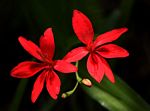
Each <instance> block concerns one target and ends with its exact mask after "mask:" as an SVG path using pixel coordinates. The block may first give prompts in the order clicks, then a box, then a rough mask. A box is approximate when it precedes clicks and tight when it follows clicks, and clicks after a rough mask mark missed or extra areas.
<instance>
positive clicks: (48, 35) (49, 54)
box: [40, 28, 55, 60]
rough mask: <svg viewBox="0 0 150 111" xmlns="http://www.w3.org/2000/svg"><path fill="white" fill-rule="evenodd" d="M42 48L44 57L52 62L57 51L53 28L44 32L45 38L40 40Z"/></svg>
mask: <svg viewBox="0 0 150 111" xmlns="http://www.w3.org/2000/svg"><path fill="white" fill-rule="evenodd" d="M40 48H41V51H42V55H44V57H46V58H47V59H49V60H52V58H53V55H54V50H55V43H54V37H53V32H52V28H48V29H47V30H46V31H45V32H44V36H42V37H41V38H40Z"/></svg>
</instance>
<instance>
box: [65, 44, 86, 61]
mask: <svg viewBox="0 0 150 111" xmlns="http://www.w3.org/2000/svg"><path fill="white" fill-rule="evenodd" d="M87 54H88V50H87V49H86V48H85V47H78V48H75V49H73V50H71V51H70V52H68V53H67V54H66V56H65V57H64V58H63V60H65V61H68V62H76V61H78V60H81V59H82V58H83V57H84V56H86V55H87Z"/></svg>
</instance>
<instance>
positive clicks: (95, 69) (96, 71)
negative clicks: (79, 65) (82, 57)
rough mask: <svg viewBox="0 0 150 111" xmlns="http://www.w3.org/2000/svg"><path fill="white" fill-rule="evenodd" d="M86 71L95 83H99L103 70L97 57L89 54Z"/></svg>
mask: <svg viewBox="0 0 150 111" xmlns="http://www.w3.org/2000/svg"><path fill="white" fill-rule="evenodd" d="M87 69H88V72H89V73H90V75H91V76H92V77H93V78H94V79H95V80H96V81H97V82H100V81H101V80H102V78H103V76H104V68H103V65H102V61H101V60H100V59H99V57H98V55H96V54H90V55H89V57H88V60H87Z"/></svg>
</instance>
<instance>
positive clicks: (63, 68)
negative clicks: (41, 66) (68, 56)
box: [54, 60, 77, 73]
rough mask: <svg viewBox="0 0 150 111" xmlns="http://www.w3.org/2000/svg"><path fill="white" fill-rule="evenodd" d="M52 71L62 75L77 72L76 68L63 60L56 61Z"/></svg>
mask: <svg viewBox="0 0 150 111" xmlns="http://www.w3.org/2000/svg"><path fill="white" fill-rule="evenodd" d="M54 69H55V70H57V71H60V72H62V73H71V72H76V71H77V67H75V66H74V65H72V64H70V63H68V62H66V61H65V60H57V61H56V64H55V65H54Z"/></svg>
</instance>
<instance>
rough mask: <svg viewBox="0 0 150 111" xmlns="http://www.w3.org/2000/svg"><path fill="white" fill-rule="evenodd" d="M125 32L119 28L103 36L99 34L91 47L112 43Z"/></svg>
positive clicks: (124, 29) (125, 29)
mask: <svg viewBox="0 0 150 111" xmlns="http://www.w3.org/2000/svg"><path fill="white" fill-rule="evenodd" d="M127 30H128V29H127V28H119V29H114V30H111V31H109V32H106V33H104V34H101V35H99V36H98V37H97V39H96V40H95V42H94V45H93V47H94V48H95V47H97V46H99V45H102V44H104V43H108V42H112V41H114V40H116V39H118V38H119V37H120V36H121V34H123V33H125V32H126V31H127Z"/></svg>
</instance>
